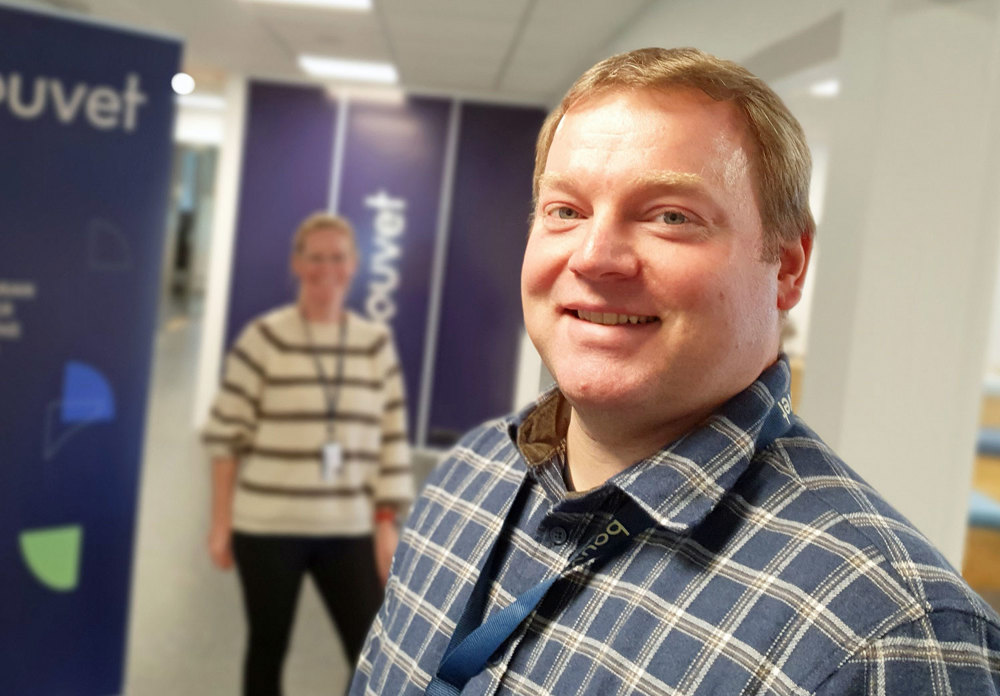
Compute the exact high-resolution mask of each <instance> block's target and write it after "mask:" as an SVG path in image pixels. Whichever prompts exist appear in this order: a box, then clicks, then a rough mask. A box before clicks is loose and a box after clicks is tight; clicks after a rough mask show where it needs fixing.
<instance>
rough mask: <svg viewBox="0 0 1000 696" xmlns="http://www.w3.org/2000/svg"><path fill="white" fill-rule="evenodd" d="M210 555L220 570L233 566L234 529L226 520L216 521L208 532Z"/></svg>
mask: <svg viewBox="0 0 1000 696" xmlns="http://www.w3.org/2000/svg"><path fill="white" fill-rule="evenodd" d="M208 555H209V557H211V559H212V563H214V564H215V566H216V567H217V568H219V569H220V570H229V569H230V568H232V567H233V530H232V526H231V525H230V524H228V523H226V522H215V523H213V524H212V528H211V529H210V530H209V532H208Z"/></svg>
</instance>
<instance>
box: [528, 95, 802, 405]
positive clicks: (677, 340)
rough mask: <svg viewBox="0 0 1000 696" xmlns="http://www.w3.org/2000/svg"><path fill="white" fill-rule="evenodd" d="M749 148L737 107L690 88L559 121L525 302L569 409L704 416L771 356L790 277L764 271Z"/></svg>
mask: <svg viewBox="0 0 1000 696" xmlns="http://www.w3.org/2000/svg"><path fill="white" fill-rule="evenodd" d="M748 143H749V141H748V139H747V138H746V137H745V135H744V126H743V124H742V121H741V119H740V118H739V116H738V113H737V111H736V108H735V107H733V106H732V105H731V104H729V103H726V102H716V101H713V100H712V99H711V98H709V97H708V96H707V95H705V94H704V93H702V92H701V91H698V90H693V89H686V88H678V89H672V90H670V91H654V90H640V91H629V92H611V93H606V94H602V95H598V96H596V97H593V98H591V99H588V100H585V101H584V102H583V103H581V104H578V105H577V106H575V107H574V108H572V109H571V110H570V111H569V112H568V113H567V114H566V115H565V117H564V118H563V119H562V123H561V124H560V125H559V128H558V130H557V131H556V134H555V137H554V139H553V141H552V147H551V149H550V150H549V153H548V159H547V161H546V165H545V171H544V174H543V175H542V179H541V182H540V188H539V197H538V206H537V210H536V212H535V216H534V220H533V223H532V228H531V235H530V237H529V240H528V245H527V249H526V251H525V256H524V265H523V268H522V273H521V298H522V302H523V306H524V317H525V324H526V326H527V330H528V334H529V335H530V336H531V339H532V341H533V342H534V344H535V346H536V347H537V348H538V351H539V353H540V354H541V356H542V359H543V360H544V361H545V364H546V365H547V366H548V368H549V370H550V371H551V372H552V374H553V375H554V376H555V378H556V381H557V382H558V384H559V387H560V388H561V390H562V391H563V393H564V394H565V395H566V396H567V398H568V399H569V400H570V402H571V403H572V404H573V405H574V407H576V408H577V409H580V408H583V407H597V408H602V409H609V408H610V409H613V410H615V411H617V412H619V413H626V414H628V413H631V414H635V415H636V416H637V417H638V418H640V419H648V420H649V421H650V422H655V421H664V422H667V421H670V422H679V421H683V420H685V419H690V418H691V416H693V415H694V416H698V418H699V419H700V417H704V416H705V415H707V414H708V413H709V412H710V411H711V410H713V409H714V408H715V407H717V406H718V405H719V404H721V403H722V402H723V401H725V400H726V399H728V398H729V397H730V396H732V395H734V394H736V393H737V392H739V391H741V390H743V389H744V388H746V387H747V386H748V385H749V384H750V383H751V382H753V381H754V380H755V379H756V378H757V376H758V375H759V374H760V373H761V372H762V371H763V370H764V369H765V368H766V367H767V366H768V365H770V364H771V363H772V362H773V361H774V359H775V358H776V357H777V354H778V349H779V339H778V336H779V308H780V309H787V308H788V307H787V306H784V305H788V300H789V297H787V296H785V295H786V294H787V293H786V292H785V289H784V286H785V285H786V284H787V283H782V281H780V280H779V276H780V275H781V273H780V271H781V268H782V265H783V264H782V263H779V262H778V261H775V262H773V263H765V262H763V261H762V260H761V255H762V252H761V220H760V214H759V212H758V208H757V203H756V199H755V195H754V189H753V186H752V181H751V170H750V164H749V155H750V152H749V147H750V146H749V144H748ZM806 256H808V251H807V252H806ZM793 294H794V298H792V299H791V304H792V305H793V304H794V303H795V301H796V300H797V297H798V295H797V293H793ZM779 295H781V297H779ZM788 306H791V305H788Z"/></svg>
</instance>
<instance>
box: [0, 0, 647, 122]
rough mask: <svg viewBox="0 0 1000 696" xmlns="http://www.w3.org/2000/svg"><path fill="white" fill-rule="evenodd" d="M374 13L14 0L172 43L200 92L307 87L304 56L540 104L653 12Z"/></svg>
mask: <svg viewBox="0 0 1000 696" xmlns="http://www.w3.org/2000/svg"><path fill="white" fill-rule="evenodd" d="M373 2H374V5H375V8H374V10H373V11H372V12H347V11H332V10H325V9H317V8H309V7H289V6H282V5H268V4H261V3H256V2H248V1H247V0H20V4H22V5H36V6H44V7H47V8H50V9H51V8H53V7H55V8H58V9H62V10H66V11H69V12H77V13H85V14H87V15H89V16H90V17H93V18H98V19H102V20H107V21H111V22H114V23H117V24H125V25H131V26H134V27H137V28H141V29H147V30H152V31H156V32H160V33H167V34H172V35H175V36H178V37H180V38H182V39H183V40H184V43H185V58H184V67H185V69H186V70H187V71H188V72H190V73H191V74H192V75H194V76H195V79H196V80H197V81H198V83H199V84H200V85H201V89H202V90H203V91H209V92H211V91H217V90H219V89H221V84H222V82H223V81H224V79H225V77H226V76H227V75H230V74H243V75H247V76H253V77H263V78H271V79H285V80H296V81H300V80H308V79H309V78H308V77H307V76H306V75H305V74H304V73H303V72H302V71H301V70H300V69H299V68H298V66H297V63H296V57H297V56H298V55H299V54H301V53H311V54H319V55H328V56H332V57H342V58H357V59H364V60H385V61H391V62H393V63H395V64H396V67H397V68H398V70H399V74H400V82H401V85H402V86H403V87H404V88H406V89H408V90H410V91H414V92H424V93H440V94H455V95H463V96H468V97H479V98H486V99H491V100H501V101H507V100H511V101H522V102H530V103H539V104H548V103H551V102H552V101H553V100H555V99H558V97H559V96H560V95H561V94H562V92H563V91H565V89H566V88H567V87H568V86H569V84H570V83H572V81H573V80H574V79H575V78H576V77H577V76H578V74H579V73H580V72H581V71H582V70H584V69H585V68H586V67H588V66H589V65H590V64H591V63H593V62H594V60H596V59H597V58H600V57H603V56H604V53H605V49H606V47H607V46H608V44H610V43H611V42H613V41H614V39H615V37H616V36H618V35H619V34H620V33H621V32H623V31H625V30H626V29H628V28H630V27H631V25H632V24H633V23H634V22H635V21H636V19H637V18H638V17H639V16H641V14H642V13H643V11H644V10H646V9H647V8H648V7H649V6H650V5H652V4H654V3H655V2H657V0H373Z"/></svg>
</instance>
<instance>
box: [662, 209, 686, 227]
mask: <svg viewBox="0 0 1000 696" xmlns="http://www.w3.org/2000/svg"><path fill="white" fill-rule="evenodd" d="M660 217H661V218H663V221H664V222H665V223H667V224H668V225H683V224H684V223H685V222H687V221H688V219H687V215H685V214H684V213H681V212H678V211H676V210H668V211H667V212H665V213H663V215H661V216H660Z"/></svg>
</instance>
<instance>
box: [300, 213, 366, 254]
mask: <svg viewBox="0 0 1000 696" xmlns="http://www.w3.org/2000/svg"><path fill="white" fill-rule="evenodd" d="M330 229H332V230H337V231H338V232H340V233H342V234H343V235H344V236H345V237H347V238H348V239H349V240H350V242H351V248H353V249H354V252H355V253H357V251H358V244H357V240H355V238H354V226H353V225H351V221H350V220H348V219H347V218H345V217H343V216H341V215H333V214H331V213H328V212H326V211H322V210H321V211H318V212H315V213H312V214H311V215H309V216H307V217H306V219H305V220H303V221H302V222H301V223H299V226H298V229H296V230H295V234H294V235H293V236H292V255H293V256H294V255H295V254H299V253H301V252H302V248H303V247H304V246H305V243H306V237H308V236H309V235H310V234H311V233H313V232H315V231H316V230H330Z"/></svg>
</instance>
